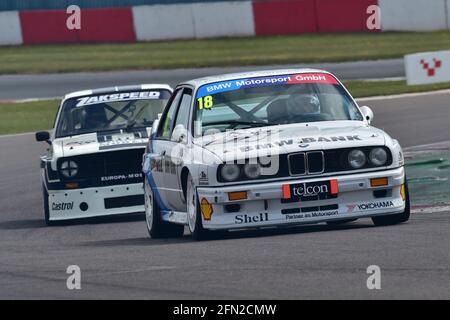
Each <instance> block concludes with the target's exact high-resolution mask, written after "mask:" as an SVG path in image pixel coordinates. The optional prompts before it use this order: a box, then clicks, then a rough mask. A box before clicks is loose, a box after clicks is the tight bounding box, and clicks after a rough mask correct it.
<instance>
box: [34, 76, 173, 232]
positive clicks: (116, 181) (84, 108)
mask: <svg viewBox="0 0 450 320" xmlns="http://www.w3.org/2000/svg"><path fill="white" fill-rule="evenodd" d="M171 93H172V88H171V87H169V86H168V85H154V84H151V85H140V86H126V87H114V88H105V89H96V90H87V91H80V92H75V93H71V94H68V95H67V96H66V97H65V98H64V100H63V101H62V103H61V106H60V108H59V110H58V113H57V116H56V121H55V128H54V130H53V131H52V132H51V133H49V132H38V133H36V140H37V141H46V142H47V143H48V144H49V145H50V148H49V149H48V154H47V155H45V156H43V157H41V173H42V188H43V198H44V215H45V222H46V223H47V225H51V224H52V223H54V222H55V221H61V220H69V219H79V218H88V217H96V216H105V215H115V214H125V213H135V212H144V197H143V189H142V180H143V177H142V170H141V168H142V155H143V153H144V150H145V146H146V143H147V142H148V137H149V133H150V132H151V126H152V124H153V121H155V120H156V119H157V118H158V115H160V114H161V112H162V111H163V109H164V106H165V104H166V103H167V101H168V99H169V98H170V96H171Z"/></svg>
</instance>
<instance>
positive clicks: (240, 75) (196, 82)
mask: <svg viewBox="0 0 450 320" xmlns="http://www.w3.org/2000/svg"><path fill="white" fill-rule="evenodd" d="M299 73H326V74H330V73H329V72H328V71H325V70H320V69H310V68H297V69H276V70H261V71H249V72H237V73H228V74H221V75H215V76H208V77H203V78H198V79H193V80H189V81H186V82H183V83H181V84H179V85H190V86H193V87H200V86H202V85H205V84H209V83H214V82H221V81H229V80H236V79H245V78H258V77H269V76H282V75H287V74H299Z"/></svg>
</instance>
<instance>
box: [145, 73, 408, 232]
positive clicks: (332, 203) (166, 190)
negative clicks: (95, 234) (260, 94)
mask: <svg viewBox="0 0 450 320" xmlns="http://www.w3.org/2000/svg"><path fill="white" fill-rule="evenodd" d="M311 72H314V73H321V74H328V75H330V74H329V73H327V72H324V71H321V70H311V69H300V70H299V69H294V70H275V71H264V72H251V73H241V74H231V75H224V76H219V77H210V78H203V79H199V80H194V81H190V82H187V83H184V84H181V85H179V86H178V87H177V89H176V90H175V94H176V92H177V91H179V90H184V89H185V90H189V91H192V92H193V96H196V95H195V93H196V92H197V90H198V89H199V87H201V86H202V85H205V84H209V83H215V82H219V81H227V80H232V79H242V78H256V77H266V76H273V75H286V74H302V73H311ZM353 101H354V100H353ZM194 103H195V99H193V101H192V108H191V109H193V108H194ZM355 104H356V102H355ZM169 106H170V102H169V104H168V106H167V107H166V110H167V108H169ZM364 116H365V114H364ZM370 120H371V119H366V118H364V120H362V121H354V120H352V121H322V122H314V123H307V124H305V123H299V124H286V125H278V126H266V127H262V128H252V129H239V130H235V131H232V132H225V133H224V132H222V133H217V134H213V135H208V136H205V137H203V138H193V137H192V136H189V137H187V138H185V139H182V141H181V142H180V141H179V135H178V134H175V137H174V134H173V135H172V138H171V139H159V138H158V136H157V133H156V132H154V134H153V135H152V137H151V138H150V143H149V147H148V150H149V152H148V153H147V154H146V155H145V156H144V159H145V161H144V167H143V170H144V174H145V175H146V177H147V181H148V183H149V184H150V187H151V188H152V192H153V194H154V195H155V198H156V199H157V201H158V205H159V207H160V208H161V216H162V219H163V220H164V221H167V222H172V223H179V224H188V219H187V213H186V199H185V198H186V196H185V192H186V186H185V183H186V175H187V174H189V175H190V176H191V177H192V179H193V181H194V184H195V186H196V190H197V194H198V200H199V202H201V201H205V202H206V203H208V204H210V205H211V207H212V209H213V210H212V211H213V213H212V215H211V216H210V217H207V218H206V219H205V215H204V214H202V224H203V227H204V228H205V229H211V230H218V229H228V230H229V229H239V228H255V227H256V228H259V227H267V226H280V225H289V224H304V223H318V222H324V221H332V220H344V219H356V218H362V217H373V216H377V215H387V214H394V213H400V212H402V211H404V210H405V200H404V197H402V194H401V189H402V185H403V184H404V183H405V172H404V168H403V164H404V163H403V161H404V160H403V153H402V149H401V147H400V145H399V143H398V142H397V141H396V140H394V139H392V138H391V137H390V136H389V135H388V134H386V133H385V132H384V131H382V130H380V129H377V128H375V127H372V126H370ZM188 123H189V126H190V127H189V128H187V129H188V131H192V126H193V124H192V112H191V113H190V115H189V121H188ZM175 131H176V129H175V130H174V133H175ZM274 136H275V137H274ZM224 141H233V144H232V146H233V147H232V148H229V145H224V143H223V142H224ZM372 146H376V147H385V148H387V149H388V150H389V151H390V154H391V162H390V164H389V165H387V166H383V167H377V168H364V169H361V170H348V171H345V170H341V171H339V172H329V173H319V174H309V175H308V174H305V175H301V176H295V175H288V176H283V177H280V176H275V177H267V178H261V179H258V180H254V181H252V180H245V181H243V180H241V181H235V182H228V183H227V182H221V181H219V180H218V173H217V171H218V168H219V166H220V165H221V164H223V163H224V162H225V161H226V160H227V157H229V156H232V158H234V159H237V160H239V159H252V158H255V157H256V156H259V157H261V156H264V155H267V156H269V155H271V154H272V155H273V154H280V155H287V154H292V153H297V152H301V153H307V152H309V151H318V150H319V151H324V152H326V151H329V150H340V149H345V148H370V147H372ZM372 178H387V180H388V185H385V186H382V187H372V186H371V181H370V179H372ZM331 180H337V184H338V189H339V193H338V196H337V198H335V199H326V200H317V201H314V200H313V201H298V202H286V203H283V201H281V199H283V185H291V184H303V183H310V182H322V181H327V182H328V181H331ZM381 189H384V190H387V191H386V194H385V195H383V196H382V197H375V195H374V191H376V190H381ZM238 191H245V192H247V198H246V199H245V200H237V201H231V200H229V193H230V192H238ZM230 204H233V205H239V210H238V211H235V212H230V211H229V210H227V209H226V208H227V207H226V206H227V205H230ZM200 207H201V206H200Z"/></svg>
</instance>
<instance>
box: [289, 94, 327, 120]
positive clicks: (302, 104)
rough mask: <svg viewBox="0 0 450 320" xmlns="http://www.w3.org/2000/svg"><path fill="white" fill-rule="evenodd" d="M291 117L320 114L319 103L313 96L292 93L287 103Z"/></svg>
mask: <svg viewBox="0 0 450 320" xmlns="http://www.w3.org/2000/svg"><path fill="white" fill-rule="evenodd" d="M287 108H288V112H289V114H290V115H291V116H301V115H315V114H320V101H319V98H318V97H317V96H316V95H314V94H302V93H294V94H292V95H291V96H290V97H289V98H288V101H287Z"/></svg>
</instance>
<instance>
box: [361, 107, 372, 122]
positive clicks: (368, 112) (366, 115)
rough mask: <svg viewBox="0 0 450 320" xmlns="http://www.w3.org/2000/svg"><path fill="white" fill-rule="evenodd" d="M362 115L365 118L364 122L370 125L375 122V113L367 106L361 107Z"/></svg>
mask: <svg viewBox="0 0 450 320" xmlns="http://www.w3.org/2000/svg"><path fill="white" fill-rule="evenodd" d="M361 113H362V114H363V116H364V120H366V121H367V123H368V124H370V123H371V122H372V121H373V111H372V109H370V108H369V107H367V106H363V107H361Z"/></svg>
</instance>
